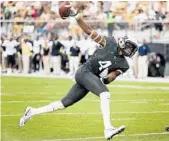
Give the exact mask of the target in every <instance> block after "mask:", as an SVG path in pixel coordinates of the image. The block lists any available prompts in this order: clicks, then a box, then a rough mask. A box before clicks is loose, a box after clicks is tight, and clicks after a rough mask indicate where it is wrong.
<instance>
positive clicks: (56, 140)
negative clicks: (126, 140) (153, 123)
mask: <svg viewBox="0 0 169 141" xmlns="http://www.w3.org/2000/svg"><path fill="white" fill-rule="evenodd" d="M167 134H169V133H167V132H161V133H140V134H129V135H117V136H115V137H135V136H151V135H167ZM94 139H104V138H103V137H84V138H67V139H49V140H41V141H75V140H76V141H77V140H94Z"/></svg>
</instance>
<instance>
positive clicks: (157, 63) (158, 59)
mask: <svg viewBox="0 0 169 141" xmlns="http://www.w3.org/2000/svg"><path fill="white" fill-rule="evenodd" d="M149 56H150V57H149V58H150V63H149V69H148V76H151V77H159V76H160V77H164V70H165V63H166V61H165V59H164V56H163V55H162V54H160V53H155V52H152V53H150V55H149Z"/></svg>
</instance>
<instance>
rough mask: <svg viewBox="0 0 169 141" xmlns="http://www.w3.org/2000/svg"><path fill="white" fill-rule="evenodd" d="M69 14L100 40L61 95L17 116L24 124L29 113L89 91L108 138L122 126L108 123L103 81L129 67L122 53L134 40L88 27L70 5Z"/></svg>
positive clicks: (129, 49) (132, 49) (131, 49)
mask: <svg viewBox="0 0 169 141" xmlns="http://www.w3.org/2000/svg"><path fill="white" fill-rule="evenodd" d="M69 16H73V17H74V18H75V19H76V21H77V23H78V24H79V26H80V27H81V28H82V30H83V31H84V32H85V33H86V34H87V35H89V36H90V37H91V38H92V39H93V40H94V41H95V42H96V43H98V44H100V48H98V49H97V50H96V52H95V53H94V54H93V56H92V57H90V59H89V60H88V61H87V62H86V63H85V64H84V65H82V66H81V67H80V68H79V69H78V70H77V72H76V74H75V81H76V83H75V84H74V85H73V86H72V88H71V89H70V90H69V92H68V93H67V95H66V96H65V97H64V98H62V99H61V100H59V101H56V102H53V103H50V104H48V105H46V106H43V107H39V108H32V107H27V108H26V111H25V113H24V115H23V116H22V117H21V118H20V122H19V125H20V126H21V127H22V126H24V125H25V123H26V122H27V121H28V120H29V119H30V118H31V117H32V116H35V115H38V114H42V113H47V112H53V111H57V110H61V109H65V108H67V107H69V106H71V105H73V104H75V103H76V102H78V101H79V100H81V99H82V98H84V97H85V96H86V95H87V94H88V93H89V91H90V92H92V93H94V94H95V95H96V96H98V97H100V105H101V111H102V115H103V123H104V128H105V129H104V136H105V138H106V139H107V140H109V139H111V138H112V137H113V136H115V135H116V134H119V133H121V132H123V131H124V130H125V126H123V125H122V126H120V127H117V128H116V127H114V126H113V125H112V124H111V118H110V95H111V94H110V92H109V90H108V88H107V87H106V85H105V84H109V83H110V82H112V81H113V80H115V79H116V77H117V76H119V75H120V74H122V73H124V72H126V71H127V70H128V69H129V65H128V63H127V61H126V59H125V56H127V57H132V56H133V55H134V53H135V52H136V51H137V48H138V45H137V40H135V39H133V38H130V37H127V36H125V37H122V38H119V39H116V38H114V37H104V36H101V35H100V34H98V33H97V32H95V31H94V30H93V29H91V28H90V26H88V25H87V24H86V23H85V22H84V21H83V19H82V17H81V16H80V14H79V13H78V12H76V10H75V9H74V8H72V7H71V12H70V14H69Z"/></svg>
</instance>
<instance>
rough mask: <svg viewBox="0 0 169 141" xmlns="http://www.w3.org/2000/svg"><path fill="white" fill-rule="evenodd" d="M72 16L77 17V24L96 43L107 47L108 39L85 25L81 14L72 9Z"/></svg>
mask: <svg viewBox="0 0 169 141" xmlns="http://www.w3.org/2000/svg"><path fill="white" fill-rule="evenodd" d="M70 16H73V17H75V19H76V21H77V23H78V24H79V26H80V27H81V29H82V30H83V31H84V32H85V33H86V34H87V35H89V36H90V37H91V38H92V39H93V40H94V41H95V42H96V43H98V44H100V45H101V46H102V47H105V46H106V39H105V37H104V36H101V35H99V34H98V33H97V32H96V31H94V30H93V29H92V28H91V27H90V26H89V25H87V24H86V23H85V21H84V20H83V19H82V17H81V16H80V14H79V13H78V12H77V11H76V10H75V9H74V8H73V7H71V13H70Z"/></svg>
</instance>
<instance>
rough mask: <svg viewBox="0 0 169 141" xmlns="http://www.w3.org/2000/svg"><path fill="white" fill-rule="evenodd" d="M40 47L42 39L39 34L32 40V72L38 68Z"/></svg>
mask: <svg viewBox="0 0 169 141" xmlns="http://www.w3.org/2000/svg"><path fill="white" fill-rule="evenodd" d="M41 47H42V41H41V40H40V39H39V36H37V38H36V39H35V40H34V41H33V56H32V63H33V70H34V72H36V71H39V70H40V60H41V54H40V51H41Z"/></svg>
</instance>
